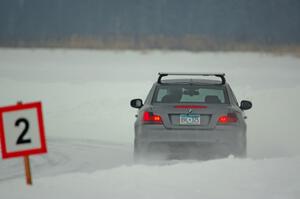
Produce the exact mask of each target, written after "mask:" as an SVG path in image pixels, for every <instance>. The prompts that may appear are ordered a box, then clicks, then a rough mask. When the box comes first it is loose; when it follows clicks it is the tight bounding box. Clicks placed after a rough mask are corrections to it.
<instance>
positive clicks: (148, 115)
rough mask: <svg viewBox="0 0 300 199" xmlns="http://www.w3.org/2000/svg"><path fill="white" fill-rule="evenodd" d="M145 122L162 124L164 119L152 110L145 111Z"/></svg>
mask: <svg viewBox="0 0 300 199" xmlns="http://www.w3.org/2000/svg"><path fill="white" fill-rule="evenodd" d="M143 123H144V124H162V123H163V122H162V119H161V117H160V116H159V115H155V114H153V113H152V112H147V111H146V112H144V115H143Z"/></svg>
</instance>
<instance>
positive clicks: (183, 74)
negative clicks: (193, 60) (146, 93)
mask: <svg viewBox="0 0 300 199" xmlns="http://www.w3.org/2000/svg"><path fill="white" fill-rule="evenodd" d="M169 75H174V76H178V75H182V76H215V77H219V78H221V80H222V82H221V84H225V83H226V79H225V73H158V80H157V83H159V84H161V83H162V82H161V79H162V78H163V77H166V76H169Z"/></svg>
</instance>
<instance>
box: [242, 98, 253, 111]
mask: <svg viewBox="0 0 300 199" xmlns="http://www.w3.org/2000/svg"><path fill="white" fill-rule="evenodd" d="M240 108H241V109H242V110H243V111H244V110H249V109H250V108H252V102H250V101H247V100H242V101H241V106H240Z"/></svg>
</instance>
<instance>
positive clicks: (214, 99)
mask: <svg viewBox="0 0 300 199" xmlns="http://www.w3.org/2000/svg"><path fill="white" fill-rule="evenodd" d="M205 103H216V104H220V103H221V100H220V99H219V97H218V96H215V95H207V96H206V97H205Z"/></svg>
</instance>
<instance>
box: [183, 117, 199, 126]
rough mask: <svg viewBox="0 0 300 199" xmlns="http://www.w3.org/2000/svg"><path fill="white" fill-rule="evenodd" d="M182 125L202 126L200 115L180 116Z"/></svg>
mask: <svg viewBox="0 0 300 199" xmlns="http://www.w3.org/2000/svg"><path fill="white" fill-rule="evenodd" d="M179 124H180V125H200V115H180V121H179Z"/></svg>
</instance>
